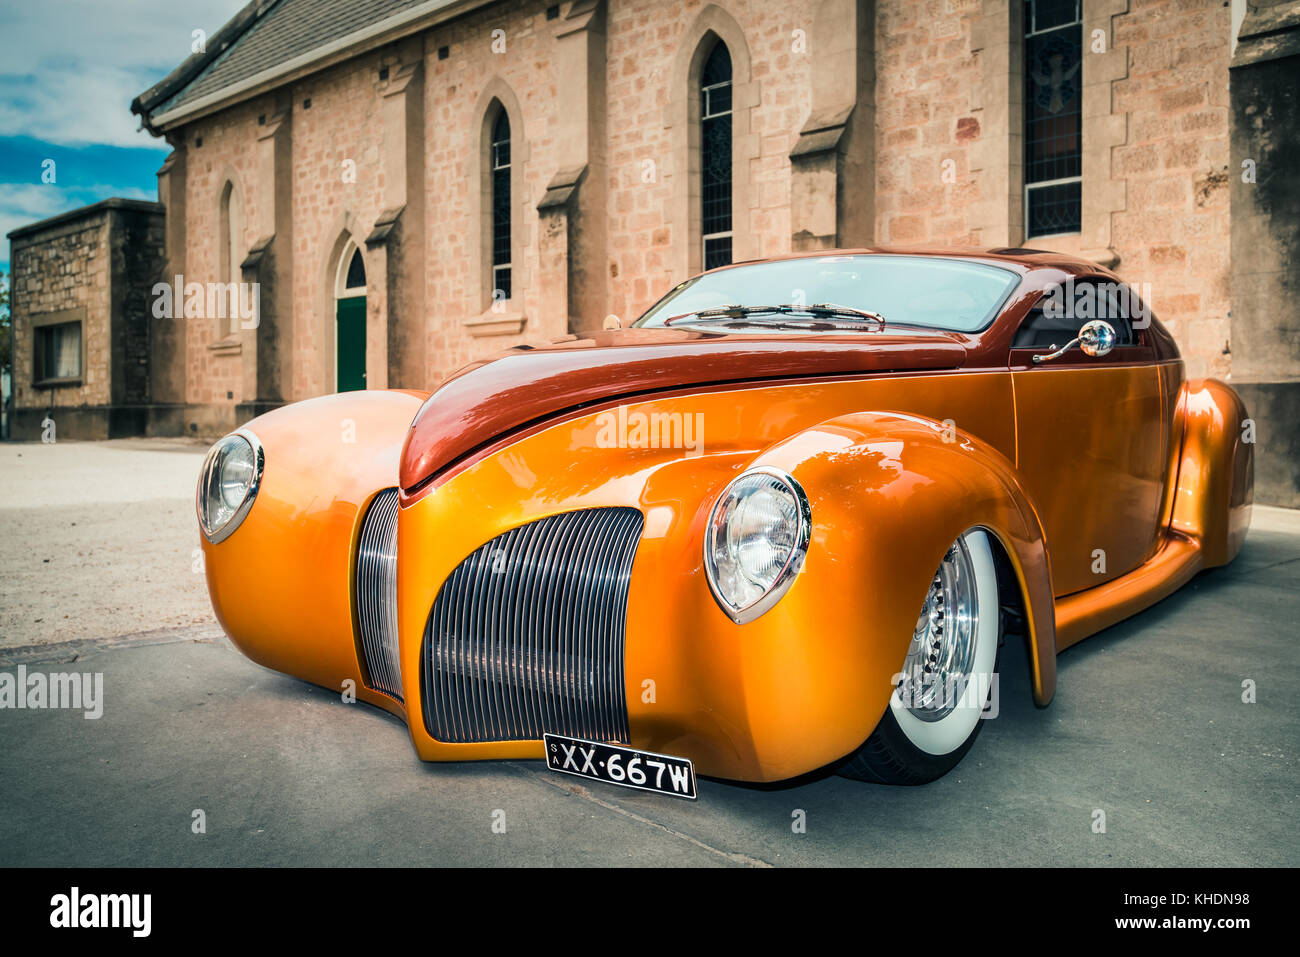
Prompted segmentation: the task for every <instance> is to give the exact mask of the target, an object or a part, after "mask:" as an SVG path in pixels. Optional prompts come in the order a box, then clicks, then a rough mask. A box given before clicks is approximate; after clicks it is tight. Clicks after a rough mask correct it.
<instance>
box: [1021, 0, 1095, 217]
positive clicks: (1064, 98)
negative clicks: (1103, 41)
mask: <svg viewBox="0 0 1300 957" xmlns="http://www.w3.org/2000/svg"><path fill="white" fill-rule="evenodd" d="M1080 6H1081V3H1080V0H1025V235H1026V236H1030V237H1032V236H1045V235H1050V234H1052V233H1077V232H1078V231H1079V228H1080V223H1081V219H1082V207H1083V202H1082V198H1083V193H1082V190H1083V185H1082V184H1083V180H1082V175H1081V174H1082V171H1083V168H1082V148H1081V139H1082V128H1083V109H1082V106H1083V73H1082V62H1083V61H1082V51H1083V20H1082V17H1081V15H1080V13H1081V11H1080Z"/></svg>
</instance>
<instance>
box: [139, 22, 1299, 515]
mask: <svg viewBox="0 0 1300 957" xmlns="http://www.w3.org/2000/svg"><path fill="white" fill-rule="evenodd" d="M1298 76H1300V4H1298V3H1296V2H1281V3H1268V2H1263V0H1255V2H1246V0H1231V2H1224V0H783V2H781V3H775V2H771V0H683V2H671V3H670V2H665V0H567V2H562V3H548V2H547V0H517V2H516V0H501V2H485V0H252V2H250V3H249V5H248V6H247V7H245V8H244V9H243V10H242V11H241V12H240V13H239V14H238V15H237V16H236V17H235V18H234V19H233V20H232V21H231V22H230V23H228V24H226V25H225V26H224V27H223V28H222V29H221V30H220V31H218V32H217V33H216V34H214V35H212V36H210V37H208V38H207V39H206V45H205V46H204V48H203V49H202V50H201V51H200V52H197V53H195V54H194V55H192V56H191V57H190V58H189V59H187V60H186V61H185V62H183V63H182V64H180V66H178V67H177V68H176V70H175V71H173V72H172V74H171V75H169V76H168V77H166V78H165V79H164V80H163V81H162V82H160V83H159V84H158V85H156V86H155V87H153V88H152V89H150V90H147V91H146V92H144V93H142V94H141V95H140V96H139V97H138V98H137V99H136V100H135V102H134V103H133V104H132V109H133V111H134V112H136V113H137V114H139V116H140V117H141V120H142V122H143V123H144V124H145V126H146V127H147V128H148V129H149V130H150V131H151V132H153V133H154V134H156V135H157V136H159V137H163V138H165V139H166V141H167V142H168V143H169V144H170V145H171V147H172V152H171V154H170V156H169V157H168V159H167V160H166V162H165V163H164V165H163V167H162V168H161V170H160V171H159V174H158V181H159V200H160V201H161V203H162V204H163V207H164V209H165V216H166V238H165V258H166V263H167V265H166V268H165V269H164V270H163V271H162V276H163V277H165V282H167V283H169V284H173V283H174V286H175V292H176V293H177V294H178V297H177V298H178V301H176V302H173V303H172V304H171V307H170V313H171V314H170V315H164V316H163V317H158V310H157V309H156V308H153V315H154V318H152V319H151V320H150V321H151V327H150V342H151V370H152V371H151V381H150V386H151V393H150V402H151V403H152V404H153V405H154V406H156V407H158V408H160V409H168V410H171V411H170V412H168V414H167V416H166V417H165V418H166V420H167V421H174V420H175V419H176V410H182V413H181V419H182V420H183V422H184V427H185V428H186V430H187V431H192V432H200V433H217V432H221V431H223V430H226V429H229V428H233V427H234V426H235V425H236V424H237V423H239V422H240V421H242V420H243V419H245V418H247V417H249V416H251V415H253V414H255V413H257V412H260V411H262V410H265V409H266V408H268V407H273V406H275V405H278V404H281V403H283V402H287V401H293V400H297V399H302V398H307V397H309V396H314V395H318V394H321V393H325V392H330V391H334V390H341V389H352V388H362V387H368V388H385V387H389V388H391V387H418V388H428V387H430V386H432V385H434V384H436V383H437V382H438V381H439V379H440V378H442V377H443V376H445V375H446V374H448V373H449V372H451V371H452V370H454V369H455V368H457V367H458V366H460V365H462V364H463V363H465V362H467V361H470V360H473V359H476V358H479V357H481V356H484V355H487V354H489V353H491V352H494V351H496V350H499V349H501V348H503V347H506V346H510V345H514V344H517V343H521V342H526V341H530V340H534V339H537V338H551V337H556V336H562V335H565V334H566V333H569V332H571V331H576V330H578V329H580V328H591V327H598V326H600V325H601V323H602V321H604V320H605V318H606V316H608V315H610V314H613V315H616V316H618V317H621V319H622V320H623V321H624V322H627V321H630V320H631V319H634V318H635V317H636V316H637V315H638V314H639V313H640V312H641V311H642V310H644V309H645V308H646V307H648V306H649V305H651V304H652V303H653V302H654V301H655V300H657V299H658V298H659V297H660V296H661V295H662V294H663V293H664V292H666V291H667V290H668V289H669V288H670V287H671V286H672V285H673V284H674V283H676V282H679V281H681V280H682V279H684V278H686V277H687V276H689V275H691V274H692V273H694V272H696V271H699V270H701V269H702V268H705V267H706V266H712V265H717V264H720V263H726V262H733V261H740V260H745V259H752V258H756V257H767V256H777V255H781V254H785V253H788V252H790V251H791V250H806V249H818V248H830V247H859V246H869V245H876V244H881V245H888V244H892V245H917V244H929V245H953V244H959V245H975V246H982V247H1007V246H1031V247H1038V248H1049V249H1056V250H1061V251H1066V252H1071V253H1077V254H1081V255H1083V256H1087V257H1090V258H1092V259H1095V260H1097V261H1099V262H1102V263H1104V264H1106V265H1108V266H1110V267H1112V268H1114V269H1115V270H1116V271H1117V272H1119V273H1120V275H1121V276H1122V277H1123V278H1125V279H1126V280H1128V281H1129V282H1132V283H1144V284H1150V289H1151V301H1152V305H1153V308H1154V310H1155V312H1156V314H1157V315H1158V316H1159V317H1160V318H1161V319H1162V320H1163V321H1164V322H1165V323H1166V324H1167V325H1168V326H1169V328H1170V329H1171V331H1172V332H1173V334H1174V335H1175V336H1176V337H1177V339H1178V341H1179V344H1180V346H1181V348H1182V350H1183V352H1184V355H1185V357H1186V360H1187V366H1188V374H1189V375H1190V376H1202V375H1214V376H1218V377H1231V381H1232V382H1233V383H1234V385H1238V386H1239V387H1240V388H1241V389H1242V391H1243V394H1245V395H1246V398H1247V401H1248V403H1249V404H1250V405H1251V408H1252V412H1254V413H1255V414H1256V415H1257V416H1258V417H1259V419H1260V434H1261V440H1260V441H1261V446H1260V450H1259V452H1260V459H1261V465H1260V489H1261V492H1262V494H1261V496H1260V498H1261V499H1263V500H1269V499H1270V498H1271V499H1272V500H1274V501H1278V502H1283V503H1287V504H1300V489H1298V488H1297V477H1296V471H1297V461H1300V449H1298V448H1297V447H1296V443H1297V441H1298V440H1297V436H1296V433H1297V431H1300V430H1297V429H1296V427H1295V425H1294V423H1295V421H1296V419H1295V414H1296V413H1297V412H1300V400H1298V399H1297V394H1298V391H1297V390H1298V388H1300V387H1297V386H1296V383H1297V382H1300V339H1298V338H1297V336H1298V332H1300V314H1298V312H1297V305H1296V303H1297V302H1298V301H1300V299H1298V298H1297V295H1296V294H1297V291H1298V290H1297V289H1296V288H1295V286H1296V284H1297V281H1298V279H1297V266H1296V255H1297V251H1298V250H1297V247H1298V246H1300V208H1298V206H1297V203H1298V200H1297V197H1298V196H1300V193H1298V192H1297V186H1296V183H1295V180H1296V177H1295V176H1294V171H1295V168H1296V167H1295V156H1296V155H1300V143H1297V136H1298V135H1300V134H1298V133H1297V116H1298V115H1300V106H1297V77H1298ZM1230 80H1231V83H1230ZM1284 168H1287V169H1289V171H1290V172H1289V173H1288V172H1283V169H1284ZM1284 180H1286V181H1288V182H1284ZM192 283H198V284H201V289H210V288H212V287H213V286H218V287H224V286H225V284H227V283H249V284H252V283H256V284H257V287H256V288H257V292H258V299H259V308H258V313H257V316H256V319H255V320H254V321H251V322H250V321H246V320H245V319H243V318H242V317H241V316H239V315H233V316H232V315H226V314H222V315H212V314H210V311H205V310H204V309H203V308H202V306H203V303H202V302H199V303H198V305H197V306H196V307H195V308H194V309H192V310H191V309H190V308H189V305H188V304H187V305H186V307H185V308H182V304H181V303H180V301H179V299H180V298H186V299H187V300H188V299H190V298H192V297H189V296H188V295H185V296H180V294H181V293H184V292H185V290H186V288H187V287H189V285H190V284H192ZM200 298H202V297H200ZM155 300H156V297H155ZM207 302H208V304H209V305H210V304H211V296H210V295H209V296H208V297H207ZM156 305H157V303H156V301H155V303H154V306H155V307H156ZM218 311H220V310H218ZM228 311H230V310H228ZM163 312H164V313H168V312H169V310H163ZM160 421H161V419H160ZM1270 443H1271V448H1270ZM1287 443H1290V445H1288V444H1287Z"/></svg>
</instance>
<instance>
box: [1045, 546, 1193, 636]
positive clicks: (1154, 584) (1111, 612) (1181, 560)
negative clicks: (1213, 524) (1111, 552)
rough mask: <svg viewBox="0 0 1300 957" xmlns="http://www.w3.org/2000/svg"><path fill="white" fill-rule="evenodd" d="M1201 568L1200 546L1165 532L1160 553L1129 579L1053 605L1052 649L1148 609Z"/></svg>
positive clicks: (1058, 601)
mask: <svg viewBox="0 0 1300 957" xmlns="http://www.w3.org/2000/svg"><path fill="white" fill-rule="evenodd" d="M1204 567H1205V561H1204V557H1203V556H1202V554H1201V545H1200V542H1198V541H1197V540H1196V539H1194V538H1191V537H1189V536H1187V535H1184V534H1182V533H1181V532H1175V531H1166V532H1165V542H1164V544H1163V545H1161V546H1160V550H1159V551H1158V552H1156V554H1155V555H1154V556H1152V557H1151V559H1150V560H1148V561H1147V562H1145V563H1144V564H1142V565H1139V566H1138V567H1137V568H1135V569H1133V571H1131V572H1129V573H1128V574H1127V575H1122V576H1121V577H1119V578H1116V579H1115V580H1114V581H1110V582H1107V583H1106V584H1104V585H1098V586H1097V587H1096V588H1089V589H1088V590H1087V591H1081V592H1076V593H1075V594H1073V595H1066V596H1065V597H1064V598H1058V599H1057V600H1056V650H1057V651H1058V652H1060V651H1064V650H1065V649H1066V648H1069V647H1070V646H1071V645H1073V644H1077V643H1078V642H1080V641H1082V640H1083V639H1084V638H1087V637H1088V636H1089V635H1095V634H1096V633H1097V632H1099V631H1101V630H1102V629H1104V628H1109V627H1110V626H1111V625H1113V624H1115V623H1117V622H1120V621H1123V620H1124V619H1125V618H1128V617H1129V616H1130V615H1136V614H1137V613H1138V612H1140V611H1142V610H1143V609H1145V608H1150V607H1151V606H1152V605H1154V604H1155V603H1156V602H1158V601H1160V600H1161V599H1164V598H1167V597H1169V596H1170V595H1171V594H1173V593H1174V592H1175V591H1177V590H1178V589H1179V588H1182V587H1183V585H1185V584H1187V582H1189V581H1190V580H1191V579H1192V576H1194V575H1195V574H1196V573H1197V572H1199V571H1200V570H1201V569H1202V568H1204Z"/></svg>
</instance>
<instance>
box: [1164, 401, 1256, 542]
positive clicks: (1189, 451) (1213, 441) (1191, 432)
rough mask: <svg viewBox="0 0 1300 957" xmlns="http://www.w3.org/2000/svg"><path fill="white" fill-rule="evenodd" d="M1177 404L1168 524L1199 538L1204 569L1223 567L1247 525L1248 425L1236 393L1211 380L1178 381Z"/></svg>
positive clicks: (1251, 470) (1250, 494) (1251, 477)
mask: <svg viewBox="0 0 1300 957" xmlns="http://www.w3.org/2000/svg"><path fill="white" fill-rule="evenodd" d="M1179 407H1180V409H1181V411H1182V424H1183V447H1182V452H1181V453H1180V455H1179V461H1178V491H1177V494H1176V495H1175V496H1174V510H1173V518H1172V520H1171V522H1170V526H1171V528H1172V529H1173V530H1174V531H1176V532H1181V533H1183V534H1185V535H1189V536H1191V537H1192V538H1194V539H1196V540H1197V541H1199V542H1200V545H1201V554H1202V556H1203V557H1204V561H1205V564H1206V566H1207V567H1213V566H1215V565H1226V564H1227V563H1228V562H1230V561H1232V560H1233V558H1235V557H1236V556H1237V553H1238V552H1239V551H1241V546H1242V544H1243V543H1244V542H1245V541H1246V531H1247V529H1249V528H1250V511H1251V502H1252V501H1253V499H1254V488H1255V445H1254V434H1253V423H1252V422H1251V421H1250V420H1249V419H1248V418H1247V415H1246V406H1245V404H1244V403H1243V402H1242V401H1241V398H1240V397H1239V396H1238V395H1237V393H1236V392H1234V391H1233V390H1232V389H1231V388H1230V387H1228V386H1226V385H1224V384H1223V383H1222V382H1218V381H1217V380H1215V379H1202V380H1199V381H1194V382H1188V383H1186V384H1184V386H1183V393H1182V396H1181V397H1180V402H1179Z"/></svg>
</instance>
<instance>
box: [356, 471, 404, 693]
mask: <svg viewBox="0 0 1300 957" xmlns="http://www.w3.org/2000/svg"><path fill="white" fill-rule="evenodd" d="M397 512H398V503H397V489H395V488H389V489H384V490H383V491H381V492H379V493H377V494H376V495H375V497H374V499H373V500H371V503H370V508H369V509H368V510H367V512H366V517H365V519H364V520H363V522H362V524H361V535H360V537H359V538H358V540H357V571H356V601H357V609H356V610H357V631H358V632H359V637H360V639H361V653H362V654H361V657H362V668H363V670H364V673H365V680H366V685H367V686H368V687H369V688H370V689H371V690H373V691H378V692H380V693H382V694H386V695H388V696H389V697H390V698H395V699H397V700H398V701H401V700H402V667H401V656H400V654H399V650H398V642H397Z"/></svg>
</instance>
